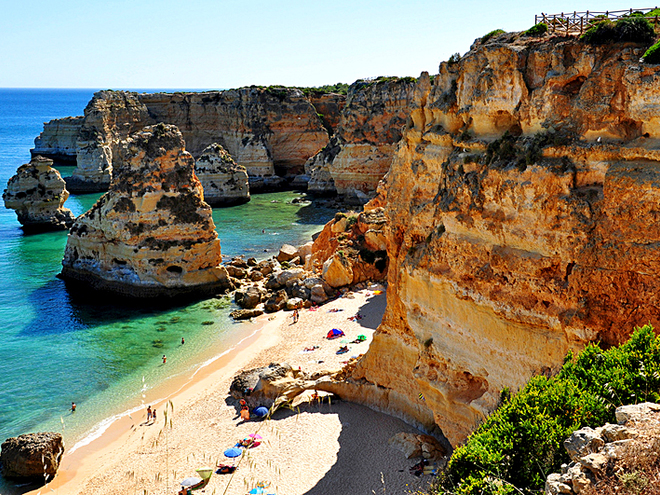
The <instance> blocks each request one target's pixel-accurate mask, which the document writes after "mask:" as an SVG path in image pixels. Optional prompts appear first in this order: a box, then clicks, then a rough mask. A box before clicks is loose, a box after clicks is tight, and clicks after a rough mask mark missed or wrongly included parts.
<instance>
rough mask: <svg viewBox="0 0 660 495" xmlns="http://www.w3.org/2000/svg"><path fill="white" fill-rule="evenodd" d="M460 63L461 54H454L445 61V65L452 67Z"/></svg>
mask: <svg viewBox="0 0 660 495" xmlns="http://www.w3.org/2000/svg"><path fill="white" fill-rule="evenodd" d="M460 61H461V54H460V53H454V54H453V55H452V56H451V57H449V59H447V63H448V64H449V65H454V64H457V63H459V62H460Z"/></svg>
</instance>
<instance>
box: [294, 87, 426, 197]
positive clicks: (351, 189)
mask: <svg viewBox="0 0 660 495" xmlns="http://www.w3.org/2000/svg"><path fill="white" fill-rule="evenodd" d="M414 87H415V79H414V78H409V77H408V78H379V79H377V80H374V81H357V82H355V83H353V84H352V85H351V87H350V88H349V90H348V97H347V100H346V105H345V106H344V108H343V110H342V112H341V115H340V119H339V123H338V125H337V128H336V132H335V135H334V136H333V137H332V138H331V141H330V143H329V144H328V146H326V147H325V148H324V149H323V150H321V151H320V152H319V153H317V154H316V155H315V156H314V157H312V158H310V160H309V161H308V162H307V164H306V165H305V170H306V172H307V174H308V175H309V177H310V181H309V185H308V190H309V191H311V192H315V193H320V194H334V193H337V194H340V195H342V196H344V197H345V199H347V200H349V201H353V202H354V203H356V204H363V203H365V202H366V201H368V200H369V199H371V198H372V197H373V196H374V195H375V193H376V187H377V185H378V181H379V180H381V179H382V178H383V176H384V175H385V174H386V173H387V171H388V170H389V168H390V164H391V162H392V156H393V155H394V150H395V148H396V143H397V142H398V141H399V139H401V132H402V130H403V127H404V126H405V123H406V119H407V117H408V115H409V114H410V103H411V101H412V97H413V90H414Z"/></svg>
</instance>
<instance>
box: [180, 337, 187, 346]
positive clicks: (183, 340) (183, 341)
mask: <svg viewBox="0 0 660 495" xmlns="http://www.w3.org/2000/svg"><path fill="white" fill-rule="evenodd" d="M185 343H186V339H184V338H183V337H181V345H183V344H185Z"/></svg>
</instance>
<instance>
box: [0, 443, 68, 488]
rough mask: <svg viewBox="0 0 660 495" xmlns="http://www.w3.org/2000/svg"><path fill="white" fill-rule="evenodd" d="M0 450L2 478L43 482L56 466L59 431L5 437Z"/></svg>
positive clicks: (61, 451)
mask: <svg viewBox="0 0 660 495" xmlns="http://www.w3.org/2000/svg"><path fill="white" fill-rule="evenodd" d="M1 449H2V450H1V452H0V464H1V465H2V475H3V476H4V477H5V478H13V479H20V480H26V481H28V480H32V481H39V480H40V481H43V482H47V481H49V480H51V479H52V478H53V476H55V473H57V469H58V468H59V467H60V460H61V459H62V454H64V442H63V441H62V435H61V434H60V433H53V432H48V433H28V434H25V435H19V436H17V437H12V438H8V439H7V440H5V441H4V442H3V444H2V447H1Z"/></svg>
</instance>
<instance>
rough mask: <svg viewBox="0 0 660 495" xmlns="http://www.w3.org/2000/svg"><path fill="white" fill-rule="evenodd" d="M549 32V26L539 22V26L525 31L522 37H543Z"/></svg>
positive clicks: (536, 25) (535, 25)
mask: <svg viewBox="0 0 660 495" xmlns="http://www.w3.org/2000/svg"><path fill="white" fill-rule="evenodd" d="M547 32H548V25H547V24H545V23H543V22H539V23H538V24H534V25H533V26H532V27H531V28H529V29H528V30H527V31H525V32H524V33H523V34H522V35H523V36H543V35H544V34H545V33H547Z"/></svg>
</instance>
